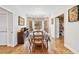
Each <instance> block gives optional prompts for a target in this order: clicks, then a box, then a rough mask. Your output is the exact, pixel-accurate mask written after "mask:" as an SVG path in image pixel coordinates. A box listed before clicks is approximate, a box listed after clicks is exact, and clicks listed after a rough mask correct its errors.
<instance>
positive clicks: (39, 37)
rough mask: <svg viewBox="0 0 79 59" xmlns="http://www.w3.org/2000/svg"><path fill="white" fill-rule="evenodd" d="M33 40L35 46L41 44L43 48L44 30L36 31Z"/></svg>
mask: <svg viewBox="0 0 79 59" xmlns="http://www.w3.org/2000/svg"><path fill="white" fill-rule="evenodd" d="M32 41H33V45H34V47H36V46H41V47H42V48H43V44H44V36H43V31H34V32H33V40H32Z"/></svg>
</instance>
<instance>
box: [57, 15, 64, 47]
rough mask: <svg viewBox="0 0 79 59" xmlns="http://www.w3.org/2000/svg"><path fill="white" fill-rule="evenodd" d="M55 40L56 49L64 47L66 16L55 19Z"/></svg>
mask: <svg viewBox="0 0 79 59" xmlns="http://www.w3.org/2000/svg"><path fill="white" fill-rule="evenodd" d="M55 39H56V43H57V44H56V47H59V48H62V47H64V14H61V15H59V16H57V17H56V18H55Z"/></svg>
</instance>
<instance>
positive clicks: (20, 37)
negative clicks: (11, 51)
mask: <svg viewBox="0 0 79 59" xmlns="http://www.w3.org/2000/svg"><path fill="white" fill-rule="evenodd" d="M17 39H18V40H17V41H18V44H24V32H23V31H20V32H17Z"/></svg>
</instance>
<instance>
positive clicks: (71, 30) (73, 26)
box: [54, 5, 79, 53]
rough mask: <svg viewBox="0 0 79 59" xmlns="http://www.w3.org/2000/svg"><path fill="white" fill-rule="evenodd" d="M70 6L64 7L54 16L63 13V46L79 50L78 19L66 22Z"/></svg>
mask: <svg viewBox="0 0 79 59" xmlns="http://www.w3.org/2000/svg"><path fill="white" fill-rule="evenodd" d="M71 7H73V6H72V5H71V6H67V7H64V8H62V9H60V10H58V11H57V12H55V13H54V14H55V15H54V18H55V17H56V16H58V15H61V14H62V13H64V46H65V47H67V48H69V49H70V50H71V51H72V52H74V53H78V52H79V46H78V45H79V21H77V22H68V9H70V8H71Z"/></svg>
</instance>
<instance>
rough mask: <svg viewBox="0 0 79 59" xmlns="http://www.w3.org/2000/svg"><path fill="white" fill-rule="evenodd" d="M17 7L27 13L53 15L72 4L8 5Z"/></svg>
mask: <svg viewBox="0 0 79 59" xmlns="http://www.w3.org/2000/svg"><path fill="white" fill-rule="evenodd" d="M7 6H10V7H13V8H14V9H15V8H17V9H18V11H20V12H23V13H25V14H26V15H45V16H50V15H53V14H54V13H55V12H57V11H58V10H60V9H61V10H63V9H64V8H67V7H68V6H70V5H7Z"/></svg>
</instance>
